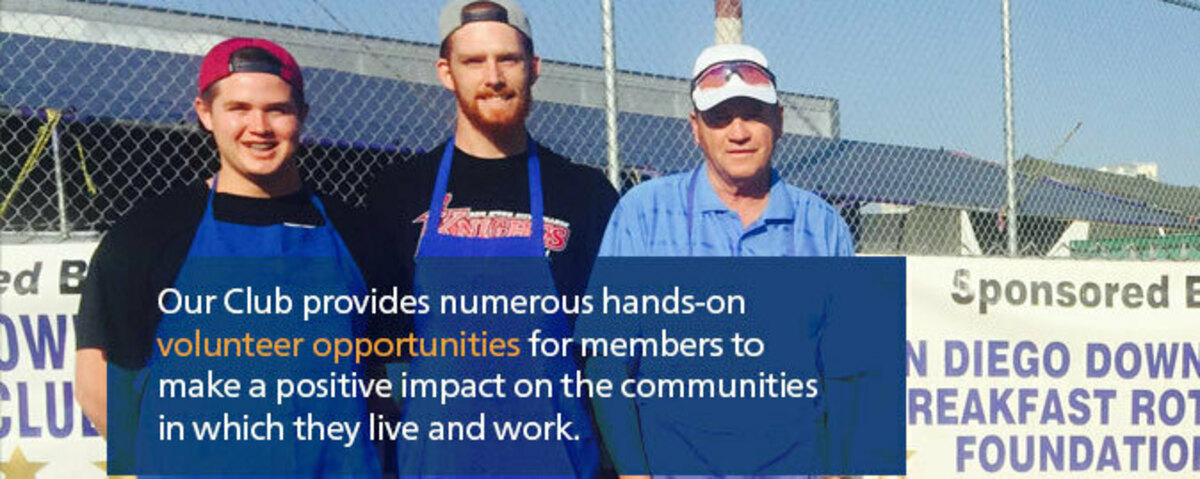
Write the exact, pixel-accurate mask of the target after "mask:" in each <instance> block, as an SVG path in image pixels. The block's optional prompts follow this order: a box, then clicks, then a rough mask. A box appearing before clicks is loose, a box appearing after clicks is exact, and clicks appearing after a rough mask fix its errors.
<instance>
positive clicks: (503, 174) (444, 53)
mask: <svg viewBox="0 0 1200 479" xmlns="http://www.w3.org/2000/svg"><path fill="white" fill-rule="evenodd" d="M438 31H439V33H440V35H441V39H442V45H441V54H440V58H439V59H438V60H437V74H438V79H439V80H440V81H441V83H442V85H443V86H444V87H445V88H446V89H447V90H448V91H450V92H452V93H453V94H454V97H455V99H456V105H457V121H456V124H455V130H454V135H453V136H452V137H451V138H450V139H449V140H447V141H446V142H445V143H444V144H443V145H441V146H438V147H436V148H434V149H433V150H432V151H431V152H430V153H429V154H427V155H424V156H421V157H418V158H416V159H414V160H412V161H409V162H406V163H404V164H399V165H394V166H392V167H389V168H388V169H386V170H384V171H383V172H382V173H380V176H379V177H378V178H377V179H376V181H375V182H374V183H373V186H372V188H371V191H370V193H369V195H368V203H369V208H370V210H371V213H372V215H373V217H374V219H375V221H376V223H377V224H378V225H379V226H380V227H381V228H382V229H383V231H384V233H385V235H386V236H387V237H388V241H389V243H390V244H391V245H392V246H393V247H394V248H396V251H397V252H398V253H399V256H400V257H401V258H405V260H404V261H406V262H409V264H408V266H409V267H410V268H412V271H413V277H414V279H413V281H414V283H413V284H414V287H415V288H416V291H417V292H418V293H421V294H428V293H429V292H431V291H432V292H437V291H447V290H454V288H456V287H461V286H462V285H466V284H477V285H496V286H503V287H511V288H520V287H521V286H522V285H526V284H527V285H529V286H530V289H537V290H538V291H541V290H542V289H541V288H543V287H545V288H546V289H551V288H552V289H553V290H554V291H545V293H546V294H561V295H578V294H582V293H583V291H584V288H585V286H586V284H587V278H588V276H589V275H590V274H591V268H592V262H593V261H594V260H595V257H596V251H597V250H598V248H599V245H600V240H601V238H602V236H603V233H604V225H605V223H606V222H607V221H608V215H609V214H610V213H611V211H612V208H613V206H614V205H615V204H616V201H617V193H616V191H615V190H614V189H613V187H612V186H611V185H610V184H609V183H608V182H607V181H606V180H605V178H604V176H603V175H602V174H601V173H600V171H599V170H596V169H594V168H590V167H587V166H583V165H577V164H574V163H572V162H571V161H570V160H568V159H566V158H564V157H562V156H561V155H558V154H557V153H554V152H553V151H550V150H549V149H548V148H546V147H545V146H543V145H540V144H538V143H537V142H535V141H534V140H533V138H532V137H531V136H530V134H529V131H528V129H527V128H526V126H525V120H526V118H527V117H528V116H529V111H530V106H531V105H532V101H533V97H532V89H533V84H534V82H536V81H537V78H538V74H539V73H540V71H541V61H540V59H539V58H538V57H537V56H536V55H535V54H534V49H533V37H532V31H531V29H530V24H529V20H528V18H527V17H526V16H525V12H524V11H523V10H522V9H521V7H520V6H519V5H517V3H516V2H513V1H511V0H491V1H469V0H451V1H450V2H448V3H447V4H446V5H445V7H443V9H442V12H441V15H440V17H439V19H438ZM449 257H457V258H462V257H479V258H489V257H490V258H495V257H508V258H527V259H529V261H528V262H520V264H521V265H522V266H527V267H528V269H523V270H520V271H512V270H507V269H506V270H505V271H503V272H499V271H492V270H493V269H496V268H487V267H483V266H480V267H478V268H474V270H473V271H471V272H470V274H456V273H454V272H451V271H448V269H450V268H447V267H446V265H447V264H448V262H446V261H444V258H449ZM485 263H486V262H485V261H481V262H480V264H485ZM541 285H548V286H541ZM457 319H459V320H456V318H453V317H446V316H441V315H438V314H436V313H430V314H427V315H423V316H422V315H419V316H418V317H417V318H416V334H417V336H419V337H420V338H426V339H431V340H432V339H436V338H446V337H451V338H453V337H458V336H460V334H468V333H471V334H474V332H476V331H480V330H484V329H486V330H484V331H483V334H484V335H488V334H490V335H491V337H492V338H498V337H502V336H501V335H503V336H504V337H512V338H517V337H528V336H529V335H530V334H541V335H542V336H543V337H554V336H557V337H560V338H567V337H570V336H571V334H572V332H571V325H572V322H571V321H570V320H569V319H568V318H567V317H566V316H564V315H562V314H558V315H553V314H547V315H540V316H538V315H532V316H529V317H527V318H520V321H512V322H502V323H501V324H490V323H489V324H488V327H487V328H485V327H484V326H483V324H485V323H483V322H480V321H474V322H472V323H471V325H470V328H471V329H472V331H468V332H463V330H464V328H467V326H464V324H463V322H462V321H461V318H457ZM521 328H525V330H521ZM512 356H516V355H512ZM575 371H576V366H575V360H574V358H571V357H570V356H560V357H553V358H539V357H531V355H530V354H528V353H526V354H521V355H520V357H505V358H499V359H497V358H491V357H488V358H477V357H465V358H461V359H458V360H455V359H454V358H444V357H443V358H436V357H414V358H412V362H411V365H410V369H409V373H410V374H412V375H413V376H414V377H422V378H473V379H485V378H493V377H497V376H498V375H503V376H504V377H506V378H519V377H526V376H528V375H530V374H537V375H538V377H540V378H546V379H552V380H557V379H558V378H559V377H561V375H562V374H574V372H575ZM484 413H486V417H487V420H488V422H490V423H492V424H498V423H500V422H502V421H504V419H505V418H509V417H511V418H512V419H513V420H514V421H518V420H520V421H538V420H541V421H545V420H547V419H548V420H550V421H555V418H556V417H558V418H560V419H562V420H565V421H567V422H568V423H569V424H572V431H571V433H570V434H569V435H570V436H573V437H571V438H564V437H559V438H557V439H553V438H552V439H550V440H546V441H528V440H510V441H496V440H492V439H487V440H480V441H463V440H444V441H436V440H422V441H402V442H400V444H399V446H398V447H399V460H400V471H401V474H402V475H405V476H408V475H457V474H471V475H495V474H503V475H538V476H573V477H591V476H595V475H596V474H597V473H598V468H599V462H600V461H599V451H598V444H599V439H598V438H597V437H596V435H595V434H594V433H593V432H592V421H591V416H590V414H589V413H588V408H587V404H586V403H585V401H584V400H583V399H580V398H575V399H571V398H559V397H556V398H542V399H536V398H535V399H512V398H510V399H498V398H490V399H489V398H472V399H466V398H457V399H454V400H453V401H450V402H448V403H444V404H441V403H439V402H438V401H437V400H432V401H427V400H420V399H410V400H408V401H407V403H406V404H405V415H406V418H407V420H409V421H413V420H416V421H419V422H430V421H441V422H445V421H463V422H466V421H476V420H481V419H480V418H481V415H482V414H484ZM485 427H486V428H487V430H488V433H487V435H488V436H489V437H490V436H492V434H491V425H488V426H485ZM423 432H424V431H423ZM446 439H451V438H446Z"/></svg>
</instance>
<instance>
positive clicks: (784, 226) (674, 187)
mask: <svg viewBox="0 0 1200 479" xmlns="http://www.w3.org/2000/svg"><path fill="white" fill-rule="evenodd" d="M707 169H708V167H707V166H706V165H702V166H700V167H699V168H698V169H697V170H693V171H689V172H686V173H679V174H675V175H671V176H667V177H663V178H656V179H654V180H651V181H648V182H646V183H643V184H641V185H638V186H637V187H635V188H633V189H632V190H630V191H629V192H628V193H626V194H625V196H624V197H622V198H621V201H620V203H618V204H617V207H616V209H615V210H613V213H612V217H611V219H609V222H608V229H607V230H606V231H605V233H604V241H603V242H602V243H601V244H600V256H853V255H854V240H853V237H852V236H851V235H850V229H849V228H848V227H847V226H846V222H845V221H843V220H842V217H841V215H839V214H838V212H837V210H836V209H834V207H833V206H831V205H830V204H829V203H826V202H825V201H824V200H822V199H821V198H819V197H818V196H817V195H814V194H812V193H810V192H808V191H804V190H802V189H799V188H796V187H794V186H791V185H788V184H787V183H785V182H783V181H782V180H780V179H779V175H778V174H776V172H775V171H772V172H771V189H770V191H769V193H768V196H767V207H766V209H765V210H764V211H763V213H762V215H761V216H760V217H759V218H758V219H757V220H755V221H754V222H753V223H751V224H750V225H749V226H748V227H745V228H743V227H742V220H741V218H739V217H738V214H737V213H736V212H734V211H732V210H730V209H729V207H727V206H725V203H723V202H721V199H720V197H718V196H717V192H716V190H714V189H713V187H712V184H710V183H709V180H708V171H707ZM693 177H694V178H695V181H693ZM693 187H694V189H695V199H694V201H693V202H692V208H693V211H692V219H691V221H690V222H689V219H688V215H689V214H688V207H689V200H688V197H689V196H690V195H691V192H690V191H689V190H690V189H691V188H693ZM689 223H690V226H691V231H690V232H689Z"/></svg>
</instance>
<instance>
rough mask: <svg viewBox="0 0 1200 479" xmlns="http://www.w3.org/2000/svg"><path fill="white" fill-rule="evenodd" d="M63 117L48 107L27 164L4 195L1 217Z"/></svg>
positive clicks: (26, 160)
mask: <svg viewBox="0 0 1200 479" xmlns="http://www.w3.org/2000/svg"><path fill="white" fill-rule="evenodd" d="M61 118H62V114H61V113H59V111H58V110H54V109H49V108H47V109H46V123H44V124H42V126H40V127H38V132H37V137H36V138H35V139H34V140H33V149H32V150H30V151H29V157H28V158H26V159H25V164H24V165H22V166H21V172H20V173H19V174H17V181H15V182H13V186H12V189H10V190H8V194H7V195H4V203H2V204H0V218H4V214H5V213H7V212H8V207H9V205H11V204H12V200H13V198H14V197H16V196H17V192H18V191H20V190H21V184H22V183H24V182H25V179H26V178H28V177H29V172H31V171H33V167H34V166H36V165H37V161H38V159H39V158H41V157H42V152H43V151H44V150H45V149H46V144H47V143H49V142H50V136H51V132H53V131H54V128H55V127H57V126H58V120H59V119H61Z"/></svg>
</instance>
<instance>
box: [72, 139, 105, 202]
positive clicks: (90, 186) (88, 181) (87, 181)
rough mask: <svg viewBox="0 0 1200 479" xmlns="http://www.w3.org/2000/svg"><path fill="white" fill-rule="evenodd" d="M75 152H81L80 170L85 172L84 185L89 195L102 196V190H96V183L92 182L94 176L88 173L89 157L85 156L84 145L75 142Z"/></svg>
mask: <svg viewBox="0 0 1200 479" xmlns="http://www.w3.org/2000/svg"><path fill="white" fill-rule="evenodd" d="M75 151H78V152H79V169H81V170H83V184H84V186H87V192H88V194H90V195H92V196H96V195H98V194H100V190H99V189H97V188H96V183H95V182H93V181H92V174H91V173H88V169H87V157H85V156H83V143H80V142H79V140H75Z"/></svg>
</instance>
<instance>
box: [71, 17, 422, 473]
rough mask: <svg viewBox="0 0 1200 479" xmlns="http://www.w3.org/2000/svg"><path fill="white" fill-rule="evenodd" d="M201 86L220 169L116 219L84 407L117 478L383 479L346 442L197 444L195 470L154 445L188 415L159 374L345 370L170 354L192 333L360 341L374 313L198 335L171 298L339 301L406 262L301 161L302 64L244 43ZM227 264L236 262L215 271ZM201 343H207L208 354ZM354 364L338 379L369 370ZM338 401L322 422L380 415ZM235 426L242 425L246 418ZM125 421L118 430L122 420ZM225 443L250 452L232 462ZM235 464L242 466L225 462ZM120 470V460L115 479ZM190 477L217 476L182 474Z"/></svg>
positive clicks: (222, 317)
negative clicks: (274, 295) (280, 292)
mask: <svg viewBox="0 0 1200 479" xmlns="http://www.w3.org/2000/svg"><path fill="white" fill-rule="evenodd" d="M198 83H199V85H198V90H197V96H196V99H195V111H196V115H197V117H198V118H199V121H200V124H201V125H202V127H203V128H204V130H206V131H207V132H209V133H210V134H211V136H212V138H213V141H214V143H215V144H216V151H217V153H218V157H219V167H218V168H217V171H216V173H215V174H213V175H212V176H211V177H209V178H206V181H198V182H195V183H192V184H188V185H182V186H178V187H175V188H173V189H171V190H169V191H167V192H166V193H165V194H164V195H162V196H161V197H159V198H156V199H154V200H152V201H145V202H143V203H142V204H140V205H138V206H137V207H136V208H134V209H133V210H132V211H131V212H130V213H129V214H128V215H126V216H125V217H124V218H122V219H121V220H120V221H119V222H117V224H116V225H115V226H114V227H113V228H112V230H111V231H109V232H108V233H107V234H106V235H105V237H104V239H103V241H101V243H100V246H99V247H98V248H97V250H96V252H95V254H94V256H93V258H92V262H91V266H90V268H89V271H88V277H87V280H86V283H85V285H84V291H83V295H82V298H81V300H80V312H79V316H78V319H77V324H76V334H77V341H76V342H77V348H78V349H79V350H78V353H77V356H76V358H77V366H76V380H77V382H76V386H77V389H76V397H77V399H78V401H79V403H80V404H81V405H82V407H83V410H84V412H85V414H87V416H88V418H89V419H91V420H92V422H93V423H94V424H96V425H97V427H98V429H100V431H101V432H105V433H106V434H107V435H108V439H109V446H110V447H109V455H110V457H109V465H110V472H114V473H131V472H132V473H145V474H155V473H158V474H163V473H176V474H178V473H187V472H196V473H201V472H203V473H215V474H220V473H230V474H234V473H236V474H245V473H251V474H261V473H265V474H287V475H293V474H295V475H300V476H305V477H309V476H316V475H324V474H333V473H337V474H342V473H344V474H355V475H357V474H365V475H371V474H378V471H379V465H378V461H377V459H376V457H375V454H374V451H373V448H372V447H371V444H370V443H369V441H366V440H365V439H364V440H362V441H359V442H358V443H356V444H355V445H354V446H353V447H350V446H346V447H345V448H343V444H332V445H331V448H327V445H323V444H320V443H319V442H318V441H311V444H307V445H303V446H300V447H298V448H293V447H294V446H296V444H295V443H289V442H287V441H283V442H280V441H278V440H276V441H260V442H247V443H240V444H238V443H234V444H224V443H207V444H201V445H199V446H193V447H205V448H208V449H202V450H203V451H205V452H203V453H193V454H203V455H204V456H205V457H204V458H203V459H204V461H197V462H196V463H194V464H192V465H191V466H189V465H188V464H178V463H174V464H173V463H172V462H173V461H187V460H188V458H187V457H186V455H187V454H188V453H189V451H188V450H186V449H184V450H178V449H176V450H169V449H161V444H160V443H156V442H155V441H154V439H155V438H154V436H155V434H150V433H155V432H156V431H157V428H156V427H155V425H156V424H157V423H156V421H158V420H159V418H160V415H161V416H162V417H168V418H169V417H172V416H178V415H180V414H183V412H181V411H180V410H178V409H179V408H178V407H176V406H175V405H173V404H172V403H170V402H169V401H167V400H166V399H163V398H161V397H159V396H160V395H161V394H160V392H161V389H160V387H161V386H160V384H158V383H157V381H156V380H155V379H153V378H162V377H166V378H175V377H177V378H181V379H187V378H186V377H183V376H186V374H185V373H186V372H187V371H190V370H193V369H195V365H197V364H200V365H203V366H202V368H204V369H209V370H210V371H213V372H215V373H216V376H217V377H226V378H228V377H235V378H236V377H239V374H241V375H245V374H246V372H247V371H253V376H254V377H259V378H260V379H266V380H267V381H269V382H271V383H272V384H274V382H273V380H274V379H276V377H277V376H279V377H282V375H286V374H294V375H295V379H297V380H299V379H303V378H304V376H305V375H306V374H308V373H318V372H319V373H323V374H324V375H325V376H328V374H329V373H330V372H331V371H330V370H328V368H325V369H321V366H318V365H314V364H308V363H305V362H304V361H303V360H301V359H300V358H301V356H302V354H300V352H299V351H297V352H296V354H295V357H294V358H289V359H295V361H289V362H283V361H277V362H271V361H270V360H269V359H265V358H260V357H254V358H249V357H242V356H243V355H240V354H239V355H236V356H234V357H226V358H220V360H214V361H212V362H211V363H204V362H203V361H204V360H202V359H193V358H177V357H175V356H174V355H172V354H167V352H168V351H164V350H163V348H162V346H161V345H162V344H171V343H170V341H171V340H172V339H174V338H188V337H190V336H191V329H192V328H195V329H196V332H195V334H196V336H197V337H199V336H200V334H201V331H203V334H204V335H205V336H211V337H214V338H220V337H241V336H242V335H243V334H249V335H250V336H252V337H255V338H278V337H286V336H290V335H293V334H298V335H310V336H313V337H330V338H332V337H343V336H344V337H353V336H354V335H355V334H357V333H358V332H359V331H360V327H361V324H362V322H361V321H359V320H360V319H362V318H359V317H353V316H350V315H346V316H334V315H331V316H329V317H326V318H321V321H320V322H319V324H320V326H318V327H317V328H315V329H314V328H312V326H310V324H309V322H305V324H304V325H302V326H301V325H300V321H299V320H297V321H295V322H293V321H292V320H291V319H292V318H290V317H289V318H271V319H273V321H255V320H251V319H247V318H246V317H244V316H237V315H234V314H232V313H230V312H228V311H224V310H223V309H222V308H216V309H215V310H213V311H212V312H211V313H210V314H207V315H205V317H204V318H203V319H204V322H203V323H202V326H201V327H195V326H194V324H195V323H189V322H188V320H189V319H191V318H188V317H186V316H184V315H181V314H180V313H177V312H173V311H170V306H167V307H166V308H165V309H164V303H163V299H162V296H161V293H162V292H163V291H164V290H167V289H169V288H175V289H177V290H179V291H181V292H183V293H187V292H189V290H190V291H191V292H196V290H197V289H204V290H205V291H222V290H224V291H228V290H229V289H231V288H237V287H243V288H244V287H245V286H247V285H262V286H268V287H269V286H270V285H277V286H283V287H284V290H285V291H287V287H288V286H291V287H293V288H294V289H296V290H294V291H289V292H290V293H292V294H300V293H305V292H309V291H300V290H299V289H302V288H320V289H321V292H322V293H324V294H348V295H355V294H362V293H364V292H365V291H366V284H388V283H391V282H392V278H394V277H396V276H397V275H395V274H393V273H390V272H388V270H387V269H385V268H388V267H390V266H393V265H395V264H396V263H398V261H397V260H394V259H387V258H386V257H385V256H381V255H386V254H387V253H386V251H387V250H386V249H385V248H380V247H379V246H378V244H377V243H376V242H375V240H374V239H373V238H374V237H373V235H372V234H371V233H370V231H371V230H370V229H369V228H368V224H367V222H366V221H365V216H363V215H361V214H360V213H359V212H357V211H355V210H352V209H351V208H349V207H348V206H346V205H345V204H342V203H341V202H339V201H337V200H334V199H332V198H328V197H323V196H320V195H317V194H315V193H314V192H313V190H312V189H311V188H309V187H307V186H306V185H305V184H304V182H303V181H302V180H301V176H300V172H299V170H298V168H297V164H296V159H295V158H296V152H297V150H298V149H299V148H300V133H301V130H302V128H303V126H304V121H305V117H306V114H307V113H308V105H307V103H306V102H305V97H304V79H303V75H302V73H301V70H300V67H299V65H298V64H297V63H296V61H295V59H293V58H292V56H291V54H289V53H288V52H287V51H286V50H284V49H283V48H282V47H280V46H279V45H277V44H275V43H273V42H271V41H268V40H263V39H251V38H234V39H230V40H227V41H225V42H222V43H220V44H218V45H217V46H215V47H213V48H212V50H210V51H209V52H208V54H207V55H206V56H205V58H204V61H203V64H202V66H201V69H200V74H199V81H198ZM164 161H169V159H164ZM230 259H233V260H234V261H229V260H230ZM221 262H224V263H221ZM214 264H224V265H225V266H222V267H221V268H222V269H220V270H219V271H220V273H214V270H213V265H214ZM230 265H232V266H230ZM262 265H284V266H282V267H274V266H273V267H270V268H267V267H262ZM359 265H362V266H363V267H364V269H361V270H360V269H359V267H358V266H359ZM368 268H369V269H368ZM239 285H240V286H239ZM256 289H257V286H256ZM168 303H169V301H168ZM188 324H193V326H188ZM301 330H302V331H303V333H300V332H298V331H301ZM198 342H199V341H198ZM156 344H158V346H156ZM201 344H203V343H201ZM201 344H196V345H195V346H194V347H195V348H197V350H199V349H200V348H201ZM167 349H168V350H169V346H168V347H167ZM231 356H233V355H231ZM352 369H354V368H348V369H346V370H345V371H337V372H339V373H347V374H349V373H353V372H356V371H353V370H352ZM138 377H142V378H145V377H149V378H152V379H151V380H149V381H145V380H143V381H141V382H140V383H139V382H138V381H136V380H133V379H131V378H138ZM320 378H321V377H320V376H318V377H317V379H320ZM246 379H251V378H250V377H247V378H246ZM243 387H249V382H248V381H243ZM113 388H116V389H113ZM259 401H263V404H270V405H274V402H273V401H267V400H259ZM192 404H196V403H192ZM200 404H205V405H206V406H205V407H211V408H213V410H214V411H216V412H217V414H215V417H216V419H218V420H219V419H220V418H221V414H220V411H221V410H222V409H223V408H226V407H230V408H234V407H240V406H232V405H228V404H227V403H223V402H221V401H215V400H214V401H211V402H203V403H200ZM330 404H332V406H330V405H328V404H327V405H325V406H328V407H332V408H334V409H337V410H336V411H334V410H330V409H326V410H323V411H321V412H324V413H331V414H341V415H345V416H365V404H362V403H360V402H358V401H355V400H344V402H342V403H336V404H335V403H330ZM263 407H265V406H263ZM306 407H311V404H309V405H305V404H300V403H288V404H282V405H281V406H279V407H277V408H274V409H270V410H264V411H262V412H272V413H274V416H275V418H277V419H279V420H283V421H284V422H285V423H287V419H290V418H291V417H292V416H296V417H300V416H303V414H304V413H305V412H306V410H305V408H306ZM323 407H324V406H323ZM173 408H174V409H173ZM189 409H200V410H203V409H204V407H200V408H195V407H194V406H192V407H190V408H189ZM235 411H236V410H235ZM242 412H252V411H242ZM110 413H111V414H110ZM231 416H234V417H235V420H236V418H240V417H241V414H231ZM110 418H111V419H112V420H113V421H116V422H118V424H109V419H110ZM355 418H356V417H346V418H345V419H355ZM287 427H288V428H290V427H291V424H288V425H287ZM364 437H365V436H364ZM160 442H161V441H160ZM213 444H216V445H213ZM223 446H229V447H231V448H233V449H231V451H234V450H236V451H239V452H238V453H237V454H232V456H231V457H230V458H221V457H219V456H222V454H221V453H220V447H223ZM213 448H216V449H213ZM289 448H293V449H289ZM333 448H336V449H333ZM197 450H200V449H197ZM256 451H257V452H256ZM280 451H282V453H281V452H280ZM298 451H305V452H304V453H303V454H302V453H300V452H298ZM309 451H311V454H309ZM277 454H283V455H282V456H278V455H277ZM302 455H303V456H308V457H299V456H302ZM114 456H116V457H114ZM181 456H182V457H181ZM273 456H274V457H273ZM224 460H227V461H229V462H227V463H222V462H220V461H224ZM115 464H119V466H116V469H114V465H115ZM277 464H286V465H284V466H276V465H277ZM184 467H198V468H203V470H188V471H182V470H180V468H184Z"/></svg>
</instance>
